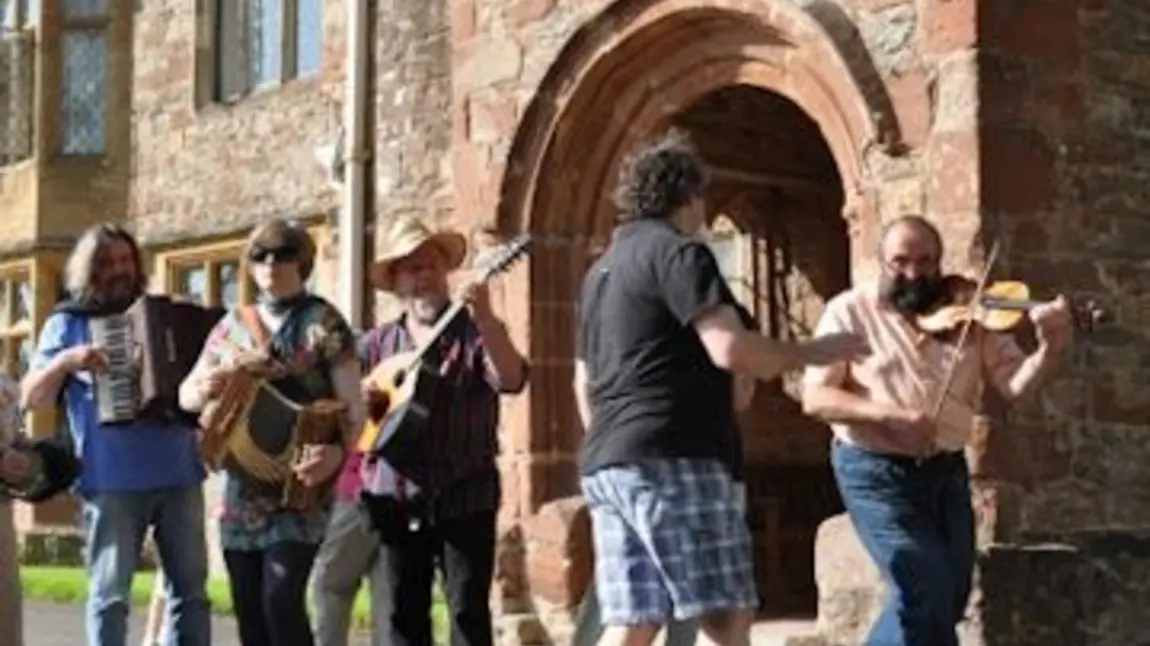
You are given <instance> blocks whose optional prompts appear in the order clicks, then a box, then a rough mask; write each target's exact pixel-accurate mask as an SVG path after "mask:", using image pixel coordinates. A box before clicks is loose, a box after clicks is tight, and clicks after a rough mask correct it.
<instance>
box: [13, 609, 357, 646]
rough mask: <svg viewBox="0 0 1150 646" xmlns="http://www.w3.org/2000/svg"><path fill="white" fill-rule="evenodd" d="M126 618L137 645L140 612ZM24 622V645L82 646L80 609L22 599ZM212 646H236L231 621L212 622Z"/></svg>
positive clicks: (130, 642)
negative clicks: (23, 601) (23, 600)
mask: <svg viewBox="0 0 1150 646" xmlns="http://www.w3.org/2000/svg"><path fill="white" fill-rule="evenodd" d="M133 610H135V609H133ZM129 621H130V623H131V632H130V633H129V636H128V646H139V644H140V637H141V635H143V632H144V613H143V612H142V611H138V612H133V613H132V615H131V618H130V620H129ZM24 622H25V623H24V646H84V618H83V609H82V608H78V607H75V606H62V605H56V604H50V603H40V602H25V604H24ZM212 646H240V640H239V637H237V636H236V623H235V621H233V620H232V619H228V618H219V617H217V618H215V619H214V620H213V621H212ZM352 646H368V640H367V639H366V638H364V637H362V636H361V637H358V638H357V639H353V640H352Z"/></svg>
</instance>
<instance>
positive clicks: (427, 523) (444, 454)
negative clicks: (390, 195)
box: [344, 217, 527, 646]
mask: <svg viewBox="0 0 1150 646" xmlns="http://www.w3.org/2000/svg"><path fill="white" fill-rule="evenodd" d="M381 251H382V253H381V254H380V257H379V259H378V260H377V261H376V262H375V263H374V264H373V266H372V267H371V273H370V278H371V282H372V284H373V286H375V287H376V288H377V289H379V290H382V291H385V292H389V293H391V294H392V295H394V296H395V297H396V298H397V299H398V300H399V301H400V303H401V304H402V312H401V313H400V315H399V316H398V317H397V318H395V319H394V320H392V321H388V322H386V323H384V324H383V325H381V326H379V327H377V328H376V329H374V330H372V331H370V332H368V333H367V334H365V335H364V337H363V339H362V341H361V345H360V349H361V353H360V357H361V362H362V364H363V367H364V370H365V373H366V371H368V370H370V369H372V368H373V367H374V366H376V365H378V364H379V363H380V362H381V361H383V360H384V359H387V358H388V357H391V356H393V355H395V354H399V353H402V352H407V351H410V350H412V349H414V348H415V347H417V346H419V347H422V346H423V345H424V344H425V343H429V342H430V349H429V351H428V353H427V354H425V355H424V358H423V364H424V366H426V367H430V368H431V369H432V370H433V371H435V372H437V373H438V374H439V375H440V376H441V378H442V382H441V384H440V386H439V387H438V388H437V390H436V392H435V393H434V396H433V400H432V404H431V406H430V410H431V415H430V418H429V420H428V423H427V429H426V431H425V436H424V438H423V439H424V444H423V447H424V449H423V451H422V456H421V460H420V461H421V464H420V468H419V471H420V472H421V473H420V474H419V476H418V478H417V479H418V481H413V477H412V474H411V473H406V474H401V473H398V472H397V471H396V470H395V469H394V468H393V467H392V465H390V464H388V463H387V462H386V461H385V460H384V459H382V458H375V457H368V458H367V459H366V460H364V459H363V458H360V460H361V461H362V466H361V467H360V475H361V478H362V481H361V484H362V494H361V498H362V501H363V503H364V506H365V507H366V508H367V510H368V513H369V516H370V519H371V524H372V526H373V527H374V529H375V530H376V532H377V534H378V537H379V542H380V552H379V553H378V554H377V555H376V558H378V559H379V561H380V562H381V563H382V566H381V568H380V577H381V578H382V580H383V587H384V588H385V589H386V594H387V596H388V597H389V598H390V608H389V609H388V613H389V616H388V618H387V621H386V624H385V626H383V629H384V630H383V632H384V637H383V641H384V642H386V643H388V644H394V645H395V646H409V645H410V646H431V645H432V643H433V640H432V634H431V612H430V611H431V588H432V582H433V580H434V564H435V563H436V562H437V561H438V562H439V565H440V568H441V569H442V574H443V578H442V580H443V586H444V588H445V590H444V591H445V593H446V597H447V600H448V604H449V606H450V612H449V617H450V618H451V634H452V643H453V644H465V645H468V646H490V645H491V644H492V620H491V610H490V606H489V601H488V599H489V595H490V590H491V580H492V575H493V571H494V558H495V523H496V513H497V510H498V509H499V503H500V498H501V490H500V482H499V471H498V468H497V467H496V455H497V452H498V441H497V428H498V424H499V394H500V393H519V392H521V391H522V390H523V388H524V386H525V385H526V380H527V361H526V359H525V358H524V357H523V355H522V354H521V353H520V352H519V351H518V350H517V349H516V348H515V347H514V345H513V344H512V342H511V339H510V337H509V336H508V333H507V327H506V326H505V325H504V323H503V322H502V321H501V320H500V319H499V318H498V316H497V315H496V314H495V312H494V311H493V310H492V308H491V303H490V300H489V297H488V292H487V288H486V286H485V285H484V284H483V283H481V282H470V283H468V284H467V285H466V286H465V287H464V289H463V290H462V298H463V299H465V300H466V302H467V303H468V307H467V308H465V309H463V310H461V311H460V313H459V314H458V316H456V317H455V318H454V319H453V320H452V322H451V323H450V324H449V325H448V326H447V327H446V328H445V331H444V333H443V334H442V335H440V336H439V338H438V339H437V340H431V339H430V337H431V333H432V329H433V328H434V327H435V324H436V322H437V321H438V320H439V318H440V317H441V316H442V315H443V314H444V312H445V311H446V310H447V308H448V307H449V305H450V304H451V300H452V296H451V291H450V289H449V287H448V276H449V274H450V273H451V272H452V271H455V270H457V269H459V268H460V267H461V266H462V265H463V261H464V259H465V258H466V256H467V239H466V238H465V237H464V236H463V235H461V234H460V233H458V232H455V231H436V230H432V229H430V228H428V227H427V226H426V225H425V224H424V223H423V222H422V221H421V220H419V219H417V218H414V217H401V218H399V219H397V220H396V221H395V222H394V223H393V226H392V227H391V229H390V231H389V232H388V235H387V236H386V239H385V240H384V241H383V244H382V245H381ZM365 391H366V392H365V397H367V399H368V402H369V405H372V407H373V408H376V409H377V410H378V408H379V403H380V402H379V401H378V400H377V397H378V395H379V393H378V391H374V390H372V388H371V387H370V386H365ZM356 466H357V465H354V464H351V465H349V469H354V468H356ZM352 475H353V474H352ZM353 482H354V478H352V477H350V476H349V477H348V478H346V479H345V483H346V488H345V489H344V492H345V493H346V494H350V493H351V491H352V483H353Z"/></svg>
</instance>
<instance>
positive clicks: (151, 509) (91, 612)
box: [84, 485, 212, 646]
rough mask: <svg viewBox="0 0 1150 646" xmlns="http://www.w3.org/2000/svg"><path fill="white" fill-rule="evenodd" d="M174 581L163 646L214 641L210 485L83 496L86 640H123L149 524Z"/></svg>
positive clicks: (104, 644)
mask: <svg viewBox="0 0 1150 646" xmlns="http://www.w3.org/2000/svg"><path fill="white" fill-rule="evenodd" d="M151 525H154V526H155V528H154V534H155V538H156V547H157V548H158V549H159V553H160V562H161V564H162V566H161V567H162V568H163V571H164V577H165V578H166V579H167V581H168V589H167V592H168V607H167V617H166V618H165V622H166V623H167V624H168V625H169V626H171V631H170V632H169V633H168V636H167V640H168V643H167V644H165V646H177V645H178V646H210V644H211V641H212V639H211V618H210V617H211V616H210V613H209V608H208V597H207V593H206V591H205V587H206V584H207V578H208V555H207V546H206V544H205V543H204V492H203V488H202V487H200V485H195V486H192V487H182V488H177V489H157V490H152V491H138V492H137V491H131V492H116V493H104V494H97V495H96V496H94V497H92V498H91V499H90V500H87V501H85V503H84V526H85V529H86V531H87V547H86V558H87V563H88V577H89V582H88V619H87V623H88V644H89V646H125V642H126V640H127V638H128V609H129V605H130V601H131V591H132V577H133V576H134V575H135V574H136V568H137V567H138V566H139V562H140V549H141V547H142V546H143V543H144V536H145V535H146V534H147V530H148V527H149V526H151Z"/></svg>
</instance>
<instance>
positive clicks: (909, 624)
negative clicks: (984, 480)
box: [803, 216, 1072, 646]
mask: <svg viewBox="0 0 1150 646" xmlns="http://www.w3.org/2000/svg"><path fill="white" fill-rule="evenodd" d="M942 252H943V243H942V237H941V236H940V235H939V232H938V230H937V229H936V228H935V227H934V226H933V225H931V224H930V223H929V222H928V221H927V220H925V219H924V218H921V217H918V216H907V217H903V218H899V219H897V220H895V221H893V222H891V223H889V224H888V225H887V226H886V227H885V228H884V230H883V232H882V236H881V241H880V248H879V261H880V263H881V269H882V271H881V278H880V279H879V281H878V282H877V284H865V285H858V286H855V287H854V288H852V289H850V290H848V291H846V292H844V293H842V294H840V295H838V296H836V297H835V298H833V299H831V301H830V302H829V303H827V306H826V310H825V311H824V313H823V315H822V319H821V320H820V321H819V324H818V328H817V330H816V332H815V333H816V335H822V334H832V333H835V332H854V333H856V334H861V335H863V336H865V337H866V339H867V340H868V341H869V343H870V347H871V348H872V349H873V354H872V355H870V356H869V357H866V358H864V359H862V360H859V361H855V362H850V363H839V364H835V365H831V366H825V367H824V366H811V367H808V368H807V370H806V372H805V375H804V378H803V382H804V388H803V409H804V411H805V412H806V413H807V414H810V415H813V416H815V417H818V418H820V419H822V420H824V421H826V422H828V423H830V424H831V427H832V429H833V431H834V440H833V443H832V448H831V464H832V467H833V469H834V473H835V478H836V480H837V482H838V487H839V491H840V493H841V494H842V498H843V502H844V505H845V507H846V510H847V513H848V515H849V516H850V518H851V522H852V523H853V525H854V527H855V531H856V532H857V533H858V535H859V539H860V540H861V542H862V544H863V547H864V548H865V549H866V550H867V552H868V553H869V554H870V556H871V558H872V559H873V560H874V562H875V564H876V566H877V567H878V569H879V570H880V571H881V572H882V574H883V576H884V578H885V579H886V580H887V581H888V582H889V584H890V586H891V589H892V593H891V596H890V598H889V599H888V600H887V602H886V605H885V606H884V608H883V610H882V612H881V614H880V615H879V617H878V619H877V620H876V621H875V624H874V626H872V628H871V631H870V636H869V639H868V642H867V643H868V644H870V645H871V646H918V645H922V644H929V645H931V646H935V645H938V646H947V645H950V646H956V645H957V644H958V640H957V636H956V634H955V627H956V624H957V623H958V622H959V621H960V620H961V619H962V617H963V614H964V612H965V610H966V604H967V600H968V597H969V595H970V591H971V581H972V577H973V571H974V558H975V545H974V512H973V509H972V506H971V494H970V487H969V472H968V470H967V463H966V460H965V457H964V452H963V449H964V447H965V446H966V444H967V442H968V440H969V437H970V431H971V428H972V425H973V423H974V416H975V414H976V409H977V407H978V405H979V403H980V400H981V394H982V389H983V382H984V380H986V381H989V382H990V385H991V386H993V387H994V388H996V389H997V390H998V391H999V392H1000V393H1001V394H1002V395H1003V396H1004V398H1006V399H1007V400H1016V399H1018V398H1019V397H1021V396H1023V395H1024V394H1026V393H1028V392H1030V391H1031V390H1032V389H1034V388H1035V387H1036V386H1037V385H1038V384H1039V383H1040V382H1041V381H1043V380H1044V379H1045V378H1046V376H1047V375H1048V374H1049V373H1050V372H1051V370H1052V368H1053V367H1054V365H1055V363H1056V362H1057V360H1058V358H1059V356H1061V355H1062V353H1063V351H1064V349H1065V348H1066V346H1067V344H1068V342H1069V341H1070V338H1071V330H1072V327H1071V323H1072V318H1071V314H1070V308H1069V306H1068V304H1067V303H1066V301H1065V300H1064V299H1063V298H1062V297H1059V298H1057V299H1055V300H1054V301H1051V302H1049V303H1042V304H1037V305H1036V306H1035V307H1033V308H1032V309H1030V310H1029V318H1030V320H1031V321H1032V322H1033V324H1034V327H1035V330H1036V332H1037V338H1038V347H1037V349H1036V350H1035V351H1034V352H1033V353H1031V354H1030V356H1026V355H1025V354H1024V353H1023V351H1022V350H1021V349H1020V348H1019V347H1018V346H1017V345H1016V344H1015V342H1014V341H1013V339H1012V338H1011V337H1010V336H1009V335H1006V334H997V333H993V332H990V331H988V330H985V329H980V328H979V326H978V325H977V324H975V325H974V326H973V328H972V329H971V330H970V333H969V335H968V336H967V341H966V342H965V343H964V344H963V347H962V348H961V349H958V348H955V347H953V345H951V344H950V343H947V342H944V341H941V340H939V339H938V338H936V337H934V336H933V335H930V334H928V333H926V332H922V331H920V330H919V328H917V327H916V326H915V323H914V322H915V321H916V320H917V317H919V316H920V315H923V314H926V313H927V312H929V311H931V310H932V309H933V308H935V307H936V306H937V305H938V304H939V302H940V300H942V299H945V297H946V294H945V290H944V289H943V288H942V286H943V285H944V284H945V283H944V281H945V279H944V278H943V276H942V275H941V272H940V260H941V258H942ZM948 373H949V374H948ZM939 402H941V405H940V404H939ZM936 409H937V411H938V414H937V416H936V415H935V414H934V413H935V411H936Z"/></svg>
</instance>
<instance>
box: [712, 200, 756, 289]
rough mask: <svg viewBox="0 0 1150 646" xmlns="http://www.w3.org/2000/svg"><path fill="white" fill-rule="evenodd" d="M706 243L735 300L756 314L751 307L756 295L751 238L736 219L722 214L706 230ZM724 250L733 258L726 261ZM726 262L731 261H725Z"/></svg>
mask: <svg viewBox="0 0 1150 646" xmlns="http://www.w3.org/2000/svg"><path fill="white" fill-rule="evenodd" d="M706 243H707V246H708V247H709V248H710V249H711V253H713V254H714V255H715V260H716V262H718V263H719V270H720V272H722V274H723V280H725V281H727V285H728V286H729V287H730V288H731V292H732V293H733V294H734V295H735V298H736V299H737V300H738V301H739V303H741V304H742V305H743V306H744V307H746V308H748V309H750V310H752V311H754V308H752V307H750V304H751V303H752V301H753V300H754V295H755V276H754V262H753V257H754V249H753V248H752V237H751V235H750V234H749V233H748V232H747V231H745V230H743V229H742V228H741V227H740V226H739V224H738V222H736V221H735V219H734V218H733V217H731V216H730V215H727V214H725V213H719V214H718V215H716V216H715V218H714V219H713V220H712V221H711V223H710V224H709V225H708V227H707V238H706ZM721 250H722V251H729V252H730V253H731V254H732V255H733V256H734V257H733V258H727V257H726V254H724V253H721ZM725 260H727V261H729V262H724V261H725ZM724 270H729V271H724Z"/></svg>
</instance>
